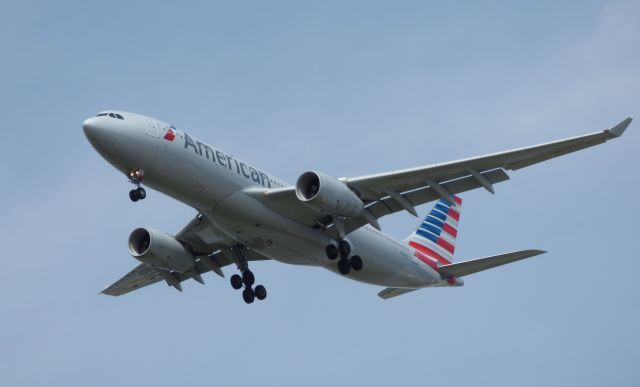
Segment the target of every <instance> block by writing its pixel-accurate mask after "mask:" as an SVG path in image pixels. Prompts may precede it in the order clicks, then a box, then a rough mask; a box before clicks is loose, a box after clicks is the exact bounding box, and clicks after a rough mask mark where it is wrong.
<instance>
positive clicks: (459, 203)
mask: <svg viewBox="0 0 640 387" xmlns="http://www.w3.org/2000/svg"><path fill="white" fill-rule="evenodd" d="M453 200H455V201H456V203H458V205H459V206H461V205H462V198H459V197H457V196H455V197H454V198H453Z"/></svg>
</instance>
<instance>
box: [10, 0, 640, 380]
mask: <svg viewBox="0 0 640 387" xmlns="http://www.w3.org/2000/svg"><path fill="white" fill-rule="evenodd" d="M0 50H1V52H2V53H3V55H2V60H1V61H0V102H1V106H2V108H1V111H2V118H3V126H4V129H3V133H4V134H5V135H4V138H5V141H4V145H3V147H2V152H1V153H0V160H1V163H0V174H1V175H0V176H1V177H2V181H3V190H2V191H3V192H2V200H1V201H0V211H1V212H0V213H2V217H1V218H0V235H1V236H0V238H1V240H2V242H3V243H2V246H3V252H2V257H3V258H2V262H3V270H2V271H1V274H0V278H1V280H0V308H1V309H2V314H1V318H0V328H1V329H0V377H1V378H2V383H0V384H3V385H7V386H14V387H17V386H39V385H46V386H76V385H78V386H79V385H87V384H90V385H92V386H112V385H116V384H120V385H134V384H138V385H155V386H175V385H176V384H181V385H211V384H213V385H229V386H250V385H262V386H289V385H295V386H298V385H301V384H302V385H308V386H326V385H333V386H352V385H368V386H390V385H394V386H413V385H426V384H428V385H440V384H446V385H448V386H469V385H489V384H490V385H493V386H512V385H520V386H539V385H541V384H545V385H550V386H601V385H617V386H625V385H636V384H637V380H638V378H639V377H640V372H639V371H638V367H637V364H638V362H639V361H640V349H639V348H638V342H639V340H640V331H639V329H638V326H640V321H639V320H640V315H639V313H638V295H639V294H640V284H639V283H638V281H637V278H636V277H637V274H636V273H637V272H638V271H640V262H639V261H638V255H637V247H636V245H635V243H634V242H635V238H637V234H638V230H639V224H638V219H639V215H640V209H639V205H638V200H637V198H638V196H640V183H638V180H639V179H638V177H639V174H638V163H639V161H640V159H639V157H638V152H637V149H638V144H640V128H638V123H637V122H634V123H633V124H632V126H631V127H630V129H629V130H628V132H627V133H626V134H625V136H624V137H623V138H622V139H620V140H617V141H615V142H612V143H608V144H606V145H603V146H600V147H597V148H595V149H590V150H586V151H583V152H580V153H578V154H574V155H570V156H567V157H564V158H561V159H557V160H553V161H550V162H547V163H545V164H542V165H539V166H536V167H533V168H530V169H526V170H522V171H518V172H514V173H512V174H511V177H512V180H511V181H509V182H506V183H502V184H500V185H498V186H496V191H497V194H496V196H492V195H490V194H488V193H487V192H484V191H477V192H470V193H467V194H465V195H463V197H464V199H465V208H464V211H463V214H462V222H461V228H460V234H459V241H458V248H457V249H456V255H457V256H459V259H466V258H474V257H480V256H485V255H491V254H496V253H500V252H506V251H511V250H517V249H525V248H540V249H544V250H548V251H549V253H548V254H546V255H543V256H540V257H537V258H534V259H532V260H529V261H525V262H520V263H516V264H513V265H510V266H508V267H503V268H498V269H495V270H492V271H488V272H484V273H481V274H477V275H474V276H471V277H467V278H466V279H465V280H466V285H465V287H463V288H459V289H429V290H422V291H419V292H414V293H411V294H408V295H405V296H402V297H400V298H397V299H394V300H390V301H382V300H380V299H378V298H377V297H376V293H377V292H378V291H379V290H380V289H379V288H377V287H374V286H370V285H364V284H360V283H356V282H352V281H348V280H345V279H344V278H341V277H339V276H336V275H333V274H331V273H329V272H326V271H324V270H320V269H314V268H305V267H295V266H288V265H284V264H279V263H276V262H261V263H257V264H255V265H254V271H255V272H256V274H257V276H258V278H259V279H260V280H261V281H262V282H263V283H265V284H266V285H267V287H268V289H269V298H268V300H267V302H262V303H257V304H254V305H252V306H247V305H245V304H244V303H243V302H242V300H241V297H240V295H239V294H238V293H237V292H236V291H234V290H233V289H231V287H230V286H229V284H228V282H227V280H221V279H219V278H217V277H214V276H212V275H208V276H207V277H206V278H205V280H206V281H207V285H206V286H201V285H200V284H197V283H195V282H193V281H192V282H190V283H186V284H185V291H184V293H182V294H181V293H178V292H176V291H174V290H173V289H170V288H167V287H166V286H164V285H162V284H160V285H156V286H153V287H150V288H146V289H144V290H141V291H139V292H136V293H134V294H130V295H127V296H125V297H119V298H112V297H107V296H100V295H98V292H99V291H100V290H102V288H103V287H104V286H105V285H107V284H109V283H111V282H113V281H114V280H115V279H117V278H119V277H120V276H121V275H123V274H124V273H126V272H127V271H128V270H130V269H131V268H132V267H134V266H135V265H136V262H135V261H134V259H133V258H131V257H130V256H129V255H128V253H127V250H126V239H127V236H128V234H129V232H130V231H131V230H133V229H134V228H135V227H138V226H152V227H155V228H158V229H162V230H165V231H167V232H172V233H173V232H177V231H178V230H179V229H180V228H181V227H182V226H183V225H184V224H185V223H186V222H187V221H188V220H189V219H190V218H191V217H192V216H193V214H194V213H195V211H194V210H193V209H190V208H188V207H186V206H185V205H182V204H180V203H177V202H175V201H173V200H171V199H169V198H167V197H166V196H164V195H162V194H159V193H157V192H150V193H149V197H148V199H147V200H145V201H144V202H141V203H137V204H133V203H131V202H129V199H128V198H127V192H128V190H129V189H130V188H129V185H128V184H127V183H126V181H125V178H124V177H123V176H121V175H120V174H119V173H118V172H116V171H115V170H114V169H113V168H111V167H110V166H109V165H108V164H107V163H106V162H105V161H104V160H102V159H101V158H100V156H99V155H98V154H97V153H96V152H95V151H94V150H93V149H92V148H91V146H90V145H89V143H88V141H87V140H86V139H85V138H84V135H83V133H82V130H81V123H82V121H83V119H84V118H86V117H88V116H92V115H94V114H95V113H96V112H97V111H99V110H103V109H107V108H111V109H122V110H129V111H135V112H140V113H144V114H148V115H151V116H155V117H158V118H161V119H163V120H166V121H170V122H172V123H174V124H176V125H178V126H179V127H181V128H184V129H186V130H189V131H190V132H192V133H194V135H196V136H197V137H199V138H203V139H207V141H208V142H210V143H212V144H215V145H216V146H218V147H220V148H222V149H224V150H226V151H228V152H231V153H233V154H234V155H236V156H237V157H239V158H242V159H244V160H246V161H248V162H250V163H252V164H254V165H257V166H260V167H261V168H262V169H264V170H267V171H270V172H271V173H273V174H276V175H278V176H281V177H282V178H284V179H286V180H288V181H294V180H295V179H296V177H297V176H298V175H299V174H300V173H301V172H304V171H306V170H308V169H317V170H321V171H323V172H325V173H328V174H330V175H333V176H336V177H342V176H354V175H362V174H368V173H374V172H381V171H386V170H391V169H394V168H403V167H412V166H418V165H424V164H430V163H435V162H441V161H447V160H452V159H457V158H462V157H467V156H473V155H478V154H483V153H488V152H494V151H499V150H505V149H509V148H514V147H520V146H525V145H531V144H534V143H539V142H545V141H550V140H555V139H560V138H565V137H570V136H574V135H580V134H583V133H587V132H591V131H596V130H601V129H603V128H606V127H609V126H611V125H613V124H615V123H617V122H618V121H620V120H622V119H623V118H625V117H627V116H632V117H635V118H637V119H638V118H640V114H638V112H639V106H640V93H638V90H640V3H638V2H636V1H579V2H578V1H575V2H570V1H567V2H552V1H539V2H530V3H529V4H526V5H525V4H523V3H520V2H518V3H516V2H503V1H485V2H471V1H470V2H455V4H454V2H426V1H415V2H411V1H407V2H378V1H361V2H358V1H355V2H342V1H339V2H338V1H336V2H332V1H329V2H321V3H317V4H307V3H306V2H281V1H276V2H258V1H255V2H204V1H203V2H180V3H179V4H178V3H168V2H166V3H158V2H122V1H113V2H108V3H104V2H103V3H97V2H96V3H89V2H62V3H59V2H30V1H20V2H17V1H9V2H7V3H6V4H4V6H3V12H2V13H0ZM7 140H8V141H7ZM428 208H429V206H423V207H421V208H420V209H419V212H420V214H421V215H423V214H425V213H426V212H427V211H428ZM382 224H383V227H384V229H385V231H387V232H389V233H391V234H393V235H395V236H397V237H404V236H405V235H407V234H409V233H410V232H411V231H412V229H413V228H414V227H415V225H416V224H417V220H416V219H415V218H413V217H411V216H410V215H406V214H399V215H395V216H392V217H389V218H385V219H383V222H382ZM226 272H227V273H231V272H232V270H231V268H228V269H227V270H226Z"/></svg>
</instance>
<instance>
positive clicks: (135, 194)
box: [128, 168, 147, 202]
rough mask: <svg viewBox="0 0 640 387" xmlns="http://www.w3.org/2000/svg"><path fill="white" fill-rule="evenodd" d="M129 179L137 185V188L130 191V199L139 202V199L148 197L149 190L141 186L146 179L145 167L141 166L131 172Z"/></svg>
mask: <svg viewBox="0 0 640 387" xmlns="http://www.w3.org/2000/svg"><path fill="white" fill-rule="evenodd" d="M128 176H129V181H130V182H131V183H132V184H134V185H135V186H136V188H135V189H132V190H131V191H129V199H131V201H132V202H137V201H138V200H143V199H144V198H146V197H147V191H145V190H144V188H142V187H140V183H141V182H142V180H143V179H144V169H142V168H139V169H136V170H133V171H131V172H129V175H128Z"/></svg>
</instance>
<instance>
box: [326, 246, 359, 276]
mask: <svg viewBox="0 0 640 387" xmlns="http://www.w3.org/2000/svg"><path fill="white" fill-rule="evenodd" d="M325 252H326V254H327V258H329V259H330V260H332V261H333V260H335V259H336V258H338V257H340V259H339V260H338V271H340V273H341V274H343V275H347V274H349V272H350V271H351V269H353V270H355V271H360V270H362V267H363V265H364V264H363V263H362V258H360V256H358V255H354V256H352V257H351V259H349V254H351V245H350V244H349V242H347V241H346V240H344V239H340V240H338V246H337V247H336V246H335V245H334V244H330V245H328V246H327V247H326V249H325Z"/></svg>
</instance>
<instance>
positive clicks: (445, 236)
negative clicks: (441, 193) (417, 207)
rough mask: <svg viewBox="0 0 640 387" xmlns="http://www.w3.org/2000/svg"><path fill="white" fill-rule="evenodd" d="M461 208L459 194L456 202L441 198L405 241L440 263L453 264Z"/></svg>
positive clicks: (455, 198) (455, 199)
mask: <svg viewBox="0 0 640 387" xmlns="http://www.w3.org/2000/svg"><path fill="white" fill-rule="evenodd" d="M461 209H462V199H461V198H460V197H458V196H454V203H449V202H448V201H446V200H444V199H440V200H439V201H438V202H437V203H436V205H435V206H434V207H433V209H432V210H431V212H429V214H428V215H427V217H426V218H425V219H424V221H423V222H422V223H421V224H420V226H419V227H418V229H417V230H416V231H414V232H413V233H412V234H411V235H410V236H409V237H408V238H407V239H405V243H407V244H409V246H411V247H412V248H414V249H415V250H417V251H419V252H420V253H422V254H425V255H427V256H428V257H430V258H431V259H434V260H436V261H438V263H439V264H440V265H449V264H451V262H453V254H454V252H455V247H456V238H457V237H458V222H459V221H460V210H461Z"/></svg>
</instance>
